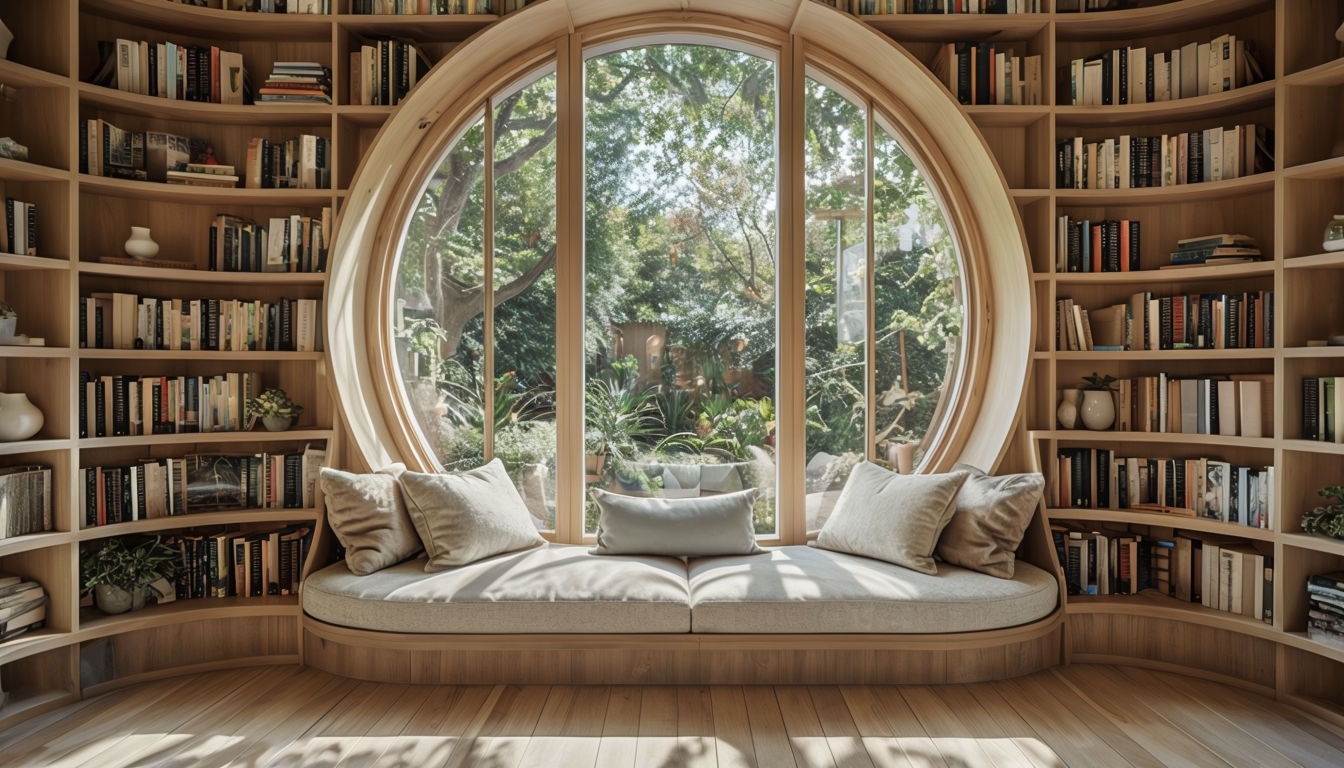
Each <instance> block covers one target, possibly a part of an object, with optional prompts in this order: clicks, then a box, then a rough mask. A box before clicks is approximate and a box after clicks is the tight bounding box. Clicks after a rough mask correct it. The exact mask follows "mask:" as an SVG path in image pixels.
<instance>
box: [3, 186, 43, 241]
mask: <svg viewBox="0 0 1344 768" xmlns="http://www.w3.org/2000/svg"><path fill="white" fill-rule="evenodd" d="M0 253H14V254H18V255H20V256H36V255H37V204H36V203H25V202H24V201H22V200H18V199H16V198H13V197H6V198H5V226H4V229H3V230H0Z"/></svg>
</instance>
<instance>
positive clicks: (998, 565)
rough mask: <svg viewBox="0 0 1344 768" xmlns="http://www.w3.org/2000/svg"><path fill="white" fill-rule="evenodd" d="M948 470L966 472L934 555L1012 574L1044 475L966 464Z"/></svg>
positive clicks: (966, 565) (1007, 575)
mask: <svg viewBox="0 0 1344 768" xmlns="http://www.w3.org/2000/svg"><path fill="white" fill-rule="evenodd" d="M954 469H957V470H965V471H966V472H967V477H966V483H965V484H964V485H962V486H961V491H960V492H958V493H957V502H956V509H955V511H954V512H953V514H952V520H951V521H950V522H949V523H948V524H947V527H946V528H944V529H943V535H942V536H941V537H939V539H938V549H937V553H938V557H941V558H942V559H943V560H944V561H946V562H949V563H952V564H953V565H960V566H961V567H963V568H970V569H972V570H976V571H980V572H981V573H987V574H989V575H990V576H998V577H999V578H1001V579H1011V578H1013V571H1014V563H1015V562H1016V561H1015V558H1016V553H1017V545H1018V544H1020V543H1022V536H1023V535H1025V534H1026V532H1027V525H1029V524H1030V523H1031V517H1032V515H1033V514H1035V513H1036V506H1037V504H1039V503H1040V500H1041V493H1042V492H1043V491H1044V489H1045V478H1044V477H1042V476H1041V473H1039V472H1025V473H1022V474H1016V475H987V474H985V473H984V472H982V471H981V470H980V468H979V467H973V466H971V465H970V464H958V465H957V466H956V467H954Z"/></svg>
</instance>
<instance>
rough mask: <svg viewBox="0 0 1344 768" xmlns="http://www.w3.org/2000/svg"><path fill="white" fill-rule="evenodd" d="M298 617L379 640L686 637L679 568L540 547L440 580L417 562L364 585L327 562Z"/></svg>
mask: <svg viewBox="0 0 1344 768" xmlns="http://www.w3.org/2000/svg"><path fill="white" fill-rule="evenodd" d="M302 595H303V598H302V599H303V609H304V611H305V612H307V613H308V615H310V616H312V617H314V618H316V619H319V620H321V621H325V622H327V623H329V624H337V625H340V626H345V627H355V628H359V629H373V630H383V631H388V632H416V633H456V634H467V633H475V634H496V633H499V634H504V633H549V632H561V633H596V632H613V633H620V632H627V633H653V632H659V633H662V632H688V631H690V628H691V619H690V607H689V597H688V593H687V588H686V565H685V563H684V562H683V561H682V560H679V559H677V558H671V557H623V556H619V555H611V556H604V557H595V556H593V555H590V554H588V548H587V547H585V546H579V545H565V544H547V545H546V546H543V547H537V548H535V549H528V550H523V551H521V552H511V553H508V554H503V555H496V556H495V557H489V558H486V559H483V560H478V561H476V562H473V563H468V564H467V565H461V566H456V567H453V568H449V569H447V570H443V571H436V572H432V573H426V572H425V558H424V557H423V556H421V557H418V558H415V559H412V560H408V561H406V562H404V563H400V564H398V565H394V566H392V567H390V568H385V569H383V570H381V571H378V572H377V573H374V574H371V575H368V576H356V575H354V574H352V573H350V570H349V569H348V568H346V566H345V563H344V562H341V563H336V564H334V565H331V566H328V567H327V568H324V569H322V570H321V571H318V572H317V573H315V574H313V575H312V576H310V577H308V579H307V580H305V581H304V583H303V592H302Z"/></svg>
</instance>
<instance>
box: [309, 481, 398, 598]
mask: <svg viewBox="0 0 1344 768" xmlns="http://www.w3.org/2000/svg"><path fill="white" fill-rule="evenodd" d="M404 470H405V467H404V466H401V465H396V466H395V467H392V468H388V469H383V470H379V471H378V472H374V473H372V474H355V473H353V472H343V471H341V470H339V469H332V468H331V467H322V469H321V471H320V472H319V473H318V483H319V484H320V485H321V486H322V494H323V496H324V497H325V499H326V503H327V522H328V523H330V524H331V530H332V531H333V532H334V533H335V534H336V539H337V541H339V542H341V546H342V547H344V548H345V565H346V567H348V568H349V569H350V572H351V573H353V574H355V575H356V576H367V575H369V574H370V573H374V572H375V571H380V570H382V569H384V568H386V567H388V566H390V565H396V564H397V563H400V562H401V561H403V560H405V559H407V558H409V557H410V556H411V555H414V554H415V553H416V552H419V551H420V537H419V536H417V535H416V533H415V526H413V525H412V524H411V518H410V517H408V516H407V515H406V506H405V505H404V504H403V503H402V500H401V491H399V490H398V489H397V477H396V476H397V474H399V473H400V472H402V471H404Z"/></svg>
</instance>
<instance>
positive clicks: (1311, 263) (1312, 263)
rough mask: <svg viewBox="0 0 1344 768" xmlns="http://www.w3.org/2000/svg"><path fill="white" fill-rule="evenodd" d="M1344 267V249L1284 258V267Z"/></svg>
mask: <svg viewBox="0 0 1344 768" xmlns="http://www.w3.org/2000/svg"><path fill="white" fill-rule="evenodd" d="M1332 267H1344V251H1327V252H1325V253H1312V254H1308V255H1306V256H1292V257H1289V258H1286V259H1284V260H1283V268H1284V269H1315V268H1332Z"/></svg>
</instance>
